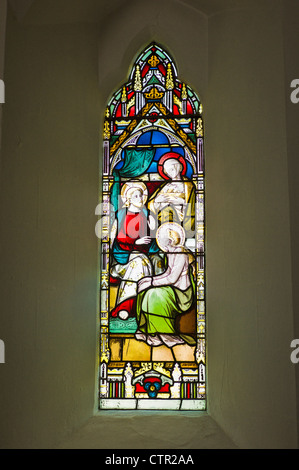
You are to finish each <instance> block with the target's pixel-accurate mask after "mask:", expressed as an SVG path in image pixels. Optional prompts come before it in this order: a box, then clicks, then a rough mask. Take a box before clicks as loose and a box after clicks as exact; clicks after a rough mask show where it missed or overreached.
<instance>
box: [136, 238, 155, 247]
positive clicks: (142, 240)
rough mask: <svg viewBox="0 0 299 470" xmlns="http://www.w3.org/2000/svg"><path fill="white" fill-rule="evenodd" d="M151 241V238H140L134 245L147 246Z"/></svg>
mask: <svg viewBox="0 0 299 470" xmlns="http://www.w3.org/2000/svg"><path fill="white" fill-rule="evenodd" d="M151 241H152V239H151V237H142V238H139V239H138V240H136V242H135V245H148V244H149V243H150V242H151Z"/></svg>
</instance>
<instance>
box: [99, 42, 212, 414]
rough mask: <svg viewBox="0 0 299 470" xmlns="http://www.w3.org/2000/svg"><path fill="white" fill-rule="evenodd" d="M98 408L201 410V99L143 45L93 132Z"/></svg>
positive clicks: (161, 54)
mask: <svg viewBox="0 0 299 470" xmlns="http://www.w3.org/2000/svg"><path fill="white" fill-rule="evenodd" d="M101 207H102V211H101V220H100V223H101V253H100V255H101V260H100V261H101V262H100V266H101V272H100V347H99V351H100V357H99V364H100V367H99V407H100V409H129V410H132V409H134V410H135V409H136V410H139V409H155V410H204V409H205V408H206V379H205V376H206V354H205V324H206V321H205V241H204V213H205V211H204V155H203V117H202V105H201V102H200V100H199V98H198V97H197V95H196V93H195V92H194V91H193V90H192V89H191V88H190V87H189V86H188V84H187V83H184V82H182V81H181V80H180V79H179V78H178V74H177V69H176V65H175V63H174V61H173V60H172V58H171V57H170V55H169V54H168V53H167V52H166V51H165V50H164V48H162V47H161V46H160V45H158V44H155V43H153V44H150V45H149V46H148V47H147V48H146V49H145V50H144V51H143V52H142V53H141V54H140V55H139V57H138V58H137V60H136V61H135V63H134V65H133V68H132V71H131V73H130V75H129V78H128V81H127V82H126V83H125V84H124V85H123V86H122V87H121V88H120V89H119V90H118V91H117V92H116V93H114V94H113V96H112V98H111V99H110V101H109V102H108V106H107V109H106V113H105V120H104V131H103V187H102V206H101Z"/></svg>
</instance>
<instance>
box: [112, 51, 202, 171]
mask: <svg viewBox="0 0 299 470" xmlns="http://www.w3.org/2000/svg"><path fill="white" fill-rule="evenodd" d="M145 120H146V127H147V130H150V125H152V130H154V129H158V128H161V130H162V129H163V132H166V133H168V135H169V138H170V140H173V141H174V140H176V141H177V143H178V142H180V144H181V146H182V147H183V148H185V154H186V158H187V159H188V160H189V161H190V163H191V164H192V166H193V168H194V170H195V174H196V173H197V172H198V171H199V172H200V171H202V170H203V168H200V166H198V167H197V168H195V166H196V153H197V139H198V138H200V139H201V138H202V137H203V120H202V104H201V102H200V100H199V98H198V96H197V95H196V93H195V92H194V91H193V90H192V89H191V88H190V87H189V86H188V85H187V84H186V83H184V82H182V81H181V80H179V78H178V74H177V68H176V65H175V63H174V61H173V59H172V58H171V57H170V55H169V54H168V53H167V52H166V51H165V50H164V49H162V47H161V46H159V45H158V44H156V43H152V44H150V45H149V46H147V47H146V48H145V49H144V51H143V52H142V53H141V54H140V55H139V56H138V58H137V59H136V61H135V63H134V65H133V67H132V70H131V72H130V74H129V80H128V82H127V83H125V84H124V85H123V86H122V87H121V88H120V89H119V90H118V91H117V92H116V93H114V94H113V96H112V98H111V99H110V101H109V103H108V106H107V109H106V115H105V123H104V140H106V141H109V164H108V161H107V162H106V165H105V169H106V170H108V166H109V169H110V170H111V171H112V170H113V169H114V167H115V165H116V164H117V163H119V161H120V159H121V156H120V153H121V151H122V149H123V148H124V147H126V146H127V145H129V144H130V143H131V139H132V135H133V134H134V135H136V133H137V132H138V131H140V130H141V128H142V129H143V130H144V125H145ZM105 153H106V157H107V159H108V155H107V153H108V152H105ZM107 164H108V165H107Z"/></svg>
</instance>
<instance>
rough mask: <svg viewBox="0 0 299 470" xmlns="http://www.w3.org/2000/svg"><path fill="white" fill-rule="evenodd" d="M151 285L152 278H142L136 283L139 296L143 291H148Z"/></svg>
mask: <svg viewBox="0 0 299 470" xmlns="http://www.w3.org/2000/svg"><path fill="white" fill-rule="evenodd" d="M151 285H152V278H151V277H144V278H143V279H140V281H138V287H137V292H138V294H140V292H142V291H143V290H145V289H148V288H149V287H151Z"/></svg>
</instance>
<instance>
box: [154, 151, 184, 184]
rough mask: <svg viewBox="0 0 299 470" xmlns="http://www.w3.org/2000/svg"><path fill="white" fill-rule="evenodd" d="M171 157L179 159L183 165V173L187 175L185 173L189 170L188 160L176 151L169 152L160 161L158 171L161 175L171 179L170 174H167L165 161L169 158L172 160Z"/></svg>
mask: <svg viewBox="0 0 299 470" xmlns="http://www.w3.org/2000/svg"><path fill="white" fill-rule="evenodd" d="M170 159H172V160H177V161H178V162H179V163H180V164H181V165H182V173H181V175H182V176H185V174H186V172H187V165H186V161H185V159H184V157H183V156H182V155H180V154H179V153H176V152H167V153H165V154H164V155H163V156H162V157H161V158H160V160H159V163H158V172H159V174H160V176H162V178H164V179H166V180H169V179H170V178H169V176H167V175H166V173H165V172H164V163H165V162H166V161H167V160H170Z"/></svg>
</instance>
